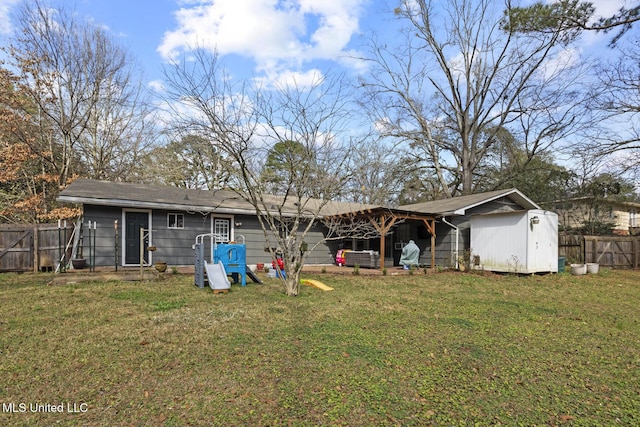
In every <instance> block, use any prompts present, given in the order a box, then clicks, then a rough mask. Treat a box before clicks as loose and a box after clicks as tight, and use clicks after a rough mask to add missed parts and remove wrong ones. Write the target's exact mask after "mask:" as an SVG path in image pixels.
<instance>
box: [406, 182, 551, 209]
mask: <svg viewBox="0 0 640 427" xmlns="http://www.w3.org/2000/svg"><path fill="white" fill-rule="evenodd" d="M501 197H509V198H510V199H512V200H513V201H514V202H516V203H518V204H519V205H521V206H522V207H523V209H540V206H538V205H537V204H535V203H534V202H533V201H532V200H531V199H529V198H528V197H527V196H525V195H524V194H522V193H521V192H520V191H519V190H518V189H516V188H510V189H507V190H496V191H489V192H486V193H478V194H470V195H468V196H459V197H452V198H449V199H442V200H434V201H431V202H423V203H414V204H410V205H404V206H400V208H401V209H404V210H409V211H414V212H421V213H426V214H431V215H435V216H447V215H464V214H465V212H466V211H467V210H468V209H471V208H474V207H476V206H479V205H481V204H484V203H487V202H490V201H492V200H496V199H499V198H501Z"/></svg>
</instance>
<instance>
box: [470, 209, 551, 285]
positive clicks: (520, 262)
mask: <svg viewBox="0 0 640 427" xmlns="http://www.w3.org/2000/svg"><path fill="white" fill-rule="evenodd" d="M470 228H471V263H472V268H476V269H484V270H488V271H496V272H511V273H524V274H532V273H547V272H550V273H557V272H558V215H557V214H556V213H554V212H549V211H545V210H541V209H532V210H527V211H516V212H508V213H493V214H486V215H475V216H472V217H471V227H470Z"/></svg>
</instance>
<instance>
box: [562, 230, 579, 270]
mask: <svg viewBox="0 0 640 427" xmlns="http://www.w3.org/2000/svg"><path fill="white" fill-rule="evenodd" d="M558 256H561V257H565V258H566V260H567V262H568V263H569V262H578V263H580V262H584V236H580V235H574V234H569V235H567V234H561V235H559V236H558Z"/></svg>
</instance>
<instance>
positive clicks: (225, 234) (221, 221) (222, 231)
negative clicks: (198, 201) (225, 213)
mask: <svg viewBox="0 0 640 427" xmlns="http://www.w3.org/2000/svg"><path fill="white" fill-rule="evenodd" d="M213 232H214V234H217V235H218V236H220V239H221V240H222V241H223V242H229V241H230V240H231V220H230V219H229V218H214V220H213Z"/></svg>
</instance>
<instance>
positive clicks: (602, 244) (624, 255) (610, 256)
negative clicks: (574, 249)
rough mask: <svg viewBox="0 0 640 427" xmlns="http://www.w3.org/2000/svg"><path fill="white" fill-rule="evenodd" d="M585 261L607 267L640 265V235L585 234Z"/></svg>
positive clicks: (636, 266)
mask: <svg viewBox="0 0 640 427" xmlns="http://www.w3.org/2000/svg"><path fill="white" fill-rule="evenodd" d="M584 258H585V262H595V263H598V264H600V265H602V266H606V267H628V268H638V267H640V237H638V236H615V237H614V236H584Z"/></svg>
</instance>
